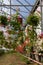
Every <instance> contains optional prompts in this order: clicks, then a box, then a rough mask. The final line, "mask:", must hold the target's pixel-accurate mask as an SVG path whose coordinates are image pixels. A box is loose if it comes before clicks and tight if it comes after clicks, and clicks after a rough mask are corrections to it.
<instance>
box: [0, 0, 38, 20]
mask: <svg viewBox="0 0 43 65" xmlns="http://www.w3.org/2000/svg"><path fill="white" fill-rule="evenodd" d="M36 1H37V0H0V11H1V12H2V13H1V12H0V14H4V13H6V14H7V15H12V14H15V13H16V8H18V10H19V14H20V16H21V17H22V18H23V19H26V17H27V16H28V15H29V14H30V13H31V11H32V9H33V8H34V5H35V3H36Z"/></svg>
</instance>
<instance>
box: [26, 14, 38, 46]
mask: <svg viewBox="0 0 43 65" xmlns="http://www.w3.org/2000/svg"><path fill="white" fill-rule="evenodd" d="M26 22H27V24H29V25H30V26H29V27H28V37H29V38H30V44H31V46H34V45H35V44H36V41H37V33H36V28H37V26H38V24H39V16H37V15H35V14H31V15H30V16H28V17H27V20H26Z"/></svg>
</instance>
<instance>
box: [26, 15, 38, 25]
mask: <svg viewBox="0 0 43 65" xmlns="http://www.w3.org/2000/svg"><path fill="white" fill-rule="evenodd" d="M26 21H27V23H28V24H29V25H32V26H37V25H38V24H39V17H38V16H37V15H35V14H31V15H30V16H28V17H27V20H26Z"/></svg>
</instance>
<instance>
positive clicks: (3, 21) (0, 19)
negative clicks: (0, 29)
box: [0, 16, 8, 26]
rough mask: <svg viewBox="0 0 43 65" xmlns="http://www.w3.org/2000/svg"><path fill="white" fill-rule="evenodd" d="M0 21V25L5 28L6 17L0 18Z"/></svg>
mask: <svg viewBox="0 0 43 65" xmlns="http://www.w3.org/2000/svg"><path fill="white" fill-rule="evenodd" d="M0 21H1V22H0V23H1V24H3V25H5V26H6V25H7V24H8V22H7V17H6V16H0Z"/></svg>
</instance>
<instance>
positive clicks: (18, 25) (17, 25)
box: [10, 21, 21, 31]
mask: <svg viewBox="0 0 43 65" xmlns="http://www.w3.org/2000/svg"><path fill="white" fill-rule="evenodd" d="M10 25H11V26H12V27H13V29H14V30H16V31H17V30H20V28H21V27H20V23H19V22H16V21H11V22H10Z"/></svg>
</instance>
